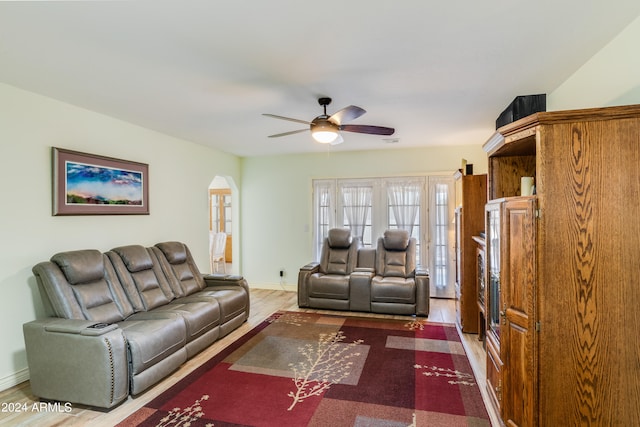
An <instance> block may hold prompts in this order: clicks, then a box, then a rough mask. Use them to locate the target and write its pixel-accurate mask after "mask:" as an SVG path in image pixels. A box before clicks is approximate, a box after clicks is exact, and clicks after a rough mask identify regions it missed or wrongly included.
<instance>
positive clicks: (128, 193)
mask: <svg viewBox="0 0 640 427" xmlns="http://www.w3.org/2000/svg"><path fill="white" fill-rule="evenodd" d="M65 173H66V180H65V186H66V188H65V194H66V204H67V205H117V206H123V205H124V206H127V205H129V206H140V205H142V203H143V188H144V187H143V179H144V178H143V174H142V172H136V171H130V170H125V169H118V168H110V167H104V166H97V165H91V164H85V163H79V162H72V161H67V162H66V166H65Z"/></svg>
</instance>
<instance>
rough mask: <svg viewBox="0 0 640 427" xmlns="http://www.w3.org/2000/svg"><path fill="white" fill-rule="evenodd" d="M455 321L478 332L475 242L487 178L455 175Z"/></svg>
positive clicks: (485, 200)
mask: <svg viewBox="0 0 640 427" xmlns="http://www.w3.org/2000/svg"><path fill="white" fill-rule="evenodd" d="M455 180H456V211H455V226H456V284H455V288H456V289H455V295H456V321H457V322H458V325H459V327H460V329H461V330H462V331H463V332H469V333H474V334H476V333H478V332H479V324H478V323H479V322H478V319H479V316H478V284H477V261H476V259H477V257H476V243H475V242H474V241H473V236H477V235H478V234H479V233H480V232H481V231H483V230H484V205H485V203H486V202H487V175H486V174H482V175H462V173H460V172H458V173H456V174H455Z"/></svg>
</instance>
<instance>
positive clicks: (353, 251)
mask: <svg viewBox="0 0 640 427" xmlns="http://www.w3.org/2000/svg"><path fill="white" fill-rule="evenodd" d="M360 246H361V243H360V240H359V239H355V240H354V239H352V237H351V230H349V229H348V228H332V229H331V230H329V233H328V236H327V237H326V238H325V240H324V244H323V245H322V253H321V255H320V273H322V274H339V275H348V274H351V273H352V272H353V270H354V269H355V268H356V264H357V262H358V249H359V248H360Z"/></svg>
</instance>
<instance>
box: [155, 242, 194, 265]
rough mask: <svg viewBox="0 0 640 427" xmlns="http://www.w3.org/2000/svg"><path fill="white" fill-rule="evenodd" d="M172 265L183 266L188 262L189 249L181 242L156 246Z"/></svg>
mask: <svg viewBox="0 0 640 427" xmlns="http://www.w3.org/2000/svg"><path fill="white" fill-rule="evenodd" d="M156 247H157V248H158V249H160V250H161V251H162V253H163V254H164V256H165V257H166V258H167V261H169V263H170V264H181V263H183V262H185V261H186V260H187V247H186V246H185V245H183V244H182V243H180V242H163V243H158V244H157V245H156Z"/></svg>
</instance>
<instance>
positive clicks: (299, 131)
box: [269, 129, 309, 138]
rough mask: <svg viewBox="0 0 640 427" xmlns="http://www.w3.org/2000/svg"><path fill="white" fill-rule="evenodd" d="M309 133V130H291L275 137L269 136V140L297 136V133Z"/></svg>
mask: <svg viewBox="0 0 640 427" xmlns="http://www.w3.org/2000/svg"><path fill="white" fill-rule="evenodd" d="M308 131H309V129H298V130H291V131H289V132H283V133H276V134H275V135H269V138H279V137H281V136H287V135H295V134H296V133H301V132H308Z"/></svg>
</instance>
